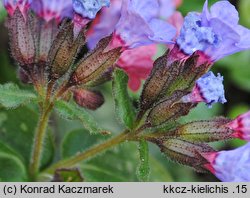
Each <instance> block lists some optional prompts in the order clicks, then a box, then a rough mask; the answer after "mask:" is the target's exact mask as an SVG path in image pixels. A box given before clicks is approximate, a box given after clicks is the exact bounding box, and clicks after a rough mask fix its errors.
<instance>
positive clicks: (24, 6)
mask: <svg viewBox="0 0 250 198" xmlns="http://www.w3.org/2000/svg"><path fill="white" fill-rule="evenodd" d="M31 2H32V0H3V4H4V7H5V9H6V10H7V12H8V14H9V15H10V16H12V15H13V14H14V12H15V10H16V9H17V8H19V10H20V11H21V13H22V14H23V16H24V18H26V17H25V16H26V13H27V11H28V9H29V7H30V4H31Z"/></svg>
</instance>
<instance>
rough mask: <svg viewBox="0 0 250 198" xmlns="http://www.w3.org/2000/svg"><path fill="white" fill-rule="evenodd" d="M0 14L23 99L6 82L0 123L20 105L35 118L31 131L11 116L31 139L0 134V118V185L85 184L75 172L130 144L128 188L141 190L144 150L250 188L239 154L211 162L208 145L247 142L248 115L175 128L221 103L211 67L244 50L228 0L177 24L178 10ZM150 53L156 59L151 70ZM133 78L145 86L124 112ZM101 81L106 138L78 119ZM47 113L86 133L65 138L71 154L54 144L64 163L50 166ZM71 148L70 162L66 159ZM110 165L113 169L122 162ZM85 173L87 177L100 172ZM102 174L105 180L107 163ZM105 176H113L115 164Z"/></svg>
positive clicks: (31, 8) (69, 6) (97, 6)
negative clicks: (113, 118) (108, 109)
mask: <svg viewBox="0 0 250 198" xmlns="http://www.w3.org/2000/svg"><path fill="white" fill-rule="evenodd" d="M3 3H4V6H5V8H6V10H7V12H8V17H7V19H6V26H7V28H8V32H9V45H10V53H11V55H12V57H13V59H14V60H15V62H16V64H17V65H18V74H19V78H20V81H21V82H23V83H24V84H30V85H32V86H33V87H34V89H29V88H28V86H27V87H26V86H22V87H23V88H22V89H21V88H19V87H18V85H15V84H13V83H7V84H2V85H0V104H1V108H5V109H7V110H9V111H6V112H7V115H8V117H9V119H10V117H12V116H16V115H17V114H21V113H22V112H24V111H18V109H19V108H25V107H26V106H27V105H29V106H32V108H33V109H37V111H38V112H39V119H38V123H34V122H35V120H36V119H35V115H33V113H32V112H31V111H30V110H29V109H28V108H27V109H26V110H25V113H24V114H22V115H21V117H22V119H28V120H30V122H32V131H33V133H31V134H26V139H24V138H20V134H19V131H18V130H16V129H17V128H15V125H18V124H21V123H22V121H20V122H19V123H10V125H12V126H10V127H11V129H12V131H11V134H7V133H6V131H4V125H6V122H11V120H9V119H8V120H7V119H6V117H4V115H6V114H0V115H1V117H0V118H1V119H0V127H1V130H0V139H1V143H0V160H1V167H8V168H7V170H8V171H7V173H6V174H4V173H1V175H0V178H1V179H2V180H10V181H44V180H45V181H83V177H82V175H91V173H90V172H88V170H86V171H85V172H82V173H81V170H82V169H79V166H80V164H81V163H82V162H83V161H85V160H89V159H91V158H93V157H95V156H96V155H99V154H101V153H103V152H104V151H106V150H108V149H110V148H113V147H116V146H117V145H119V144H122V143H123V144H124V145H126V144H129V142H130V141H132V142H137V143H138V145H139V147H138V150H139V151H138V153H139V160H140V163H139V165H138V168H137V177H138V179H139V180H140V181H148V180H149V174H150V157H149V155H150V154H149V143H152V144H155V145H157V146H158V147H159V149H160V151H161V152H162V153H164V155H165V156H166V157H167V158H169V159H171V160H173V161H175V162H177V163H180V164H183V165H187V166H190V167H192V168H193V169H194V170H195V171H198V172H202V173H206V172H209V171H210V172H212V173H213V174H215V175H216V176H217V177H218V178H219V179H220V180H222V181H250V175H249V171H248V169H249V168H250V167H249V160H250V149H249V144H246V145H245V146H243V147H241V148H238V149H236V150H232V151H216V150H215V149H214V148H212V147H211V146H210V145H209V144H208V143H210V142H215V141H225V140H228V139H231V138H241V139H244V140H250V114H249V113H246V114H243V115H241V116H239V117H238V118H236V119H235V120H230V119H227V118H224V117H215V118H211V119H210V120H197V121H194V122H190V123H183V122H181V120H180V118H181V117H183V116H186V115H188V114H189V112H190V111H191V110H192V109H193V108H195V107H196V106H197V104H198V103H200V102H204V103H206V104H207V106H208V107H209V108H210V107H212V105H213V104H214V103H217V102H220V103H225V102H226V99H225V96H224V87H223V84H222V83H223V77H222V76H221V75H220V74H217V75H215V74H214V73H212V72H211V71H209V70H210V68H211V67H212V65H213V64H214V62H216V61H217V60H219V59H221V58H223V57H225V56H227V55H230V54H233V53H236V52H238V51H241V50H246V49H249V48H250V30H248V29H247V28H245V27H243V26H241V25H238V20H239V18H238V12H237V11H236V9H235V7H234V6H233V5H231V4H230V3H229V2H228V1H219V2H217V3H215V4H214V5H213V6H212V7H211V9H210V10H209V9H208V5H207V3H208V2H207V1H206V2H205V5H204V8H203V11H202V13H196V12H190V13H189V14H188V15H187V16H186V17H185V18H184V20H183V18H182V16H181V14H180V13H178V12H175V11H174V8H175V7H176V6H178V3H180V1H164V0H144V1H139V0H111V1H109V0H102V1H99V0H97V1H82V0H73V1H71V0H67V1H61V0H58V1H54V0H50V1H47V0H17V1H15V0H14V1H13V0H4V1H3ZM159 43H161V44H163V45H165V46H166V47H167V48H168V49H167V50H166V52H165V53H164V54H163V55H162V56H160V57H159V58H157V59H156V60H155V61H154V62H153V61H152V56H153V55H154V54H155V53H156V50H157V44H159ZM142 79H145V80H146V81H145V83H144V85H143V87H142V92H141V95H140V97H139V98H138V101H133V100H132V99H131V94H130V91H128V88H129V89H131V90H132V91H138V89H139V88H140V86H141V80H142ZM108 81H112V92H113V99H114V103H115V109H116V115H117V119H118V121H120V122H121V123H122V124H123V126H124V130H123V131H122V132H120V133H119V134H118V135H113V136H112V132H110V131H108V130H106V129H103V127H102V126H100V125H99V123H98V122H97V121H95V114H92V113H90V111H89V110H92V111H93V110H96V109H98V108H99V107H100V106H102V105H103V104H104V103H105V100H104V96H103V95H102V93H101V91H97V90H96V89H95V87H97V86H99V85H102V84H104V83H106V82H108ZM13 109H17V110H15V111H14V112H13ZM3 111H5V110H3ZM55 114H58V115H60V116H61V117H62V118H64V119H69V120H78V121H80V122H81V123H82V124H83V127H84V128H85V129H86V133H89V134H85V135H84V136H82V133H78V132H76V133H75V134H74V135H75V136H74V137H70V136H69V135H66V136H67V137H68V140H67V141H72V142H73V143H72V144H71V147H70V146H68V147H67V141H66V140H65V141H62V142H61V144H62V148H63V151H62V152H63V155H64V156H65V157H64V158H60V157H58V156H56V157H53V150H58V149H60V148H55V147H54V146H53V145H54V141H55V140H54V138H53V123H52V122H51V123H50V121H51V120H53V117H54V116H55ZM107 116H109V115H107ZM21 127H22V128H24V130H25V129H26V128H27V126H26V125H22V124H21ZM62 135H63V133H62ZM111 136H112V137H111ZM96 137H98V138H96ZM30 139H33V141H30ZM81 142H85V143H86V144H87V145H89V146H88V149H80V148H79V147H78V144H80V143H81ZM72 147H74V149H75V151H76V152H74V153H73V154H74V155H71V153H70V152H69V151H70V150H71V149H72ZM117 155H118V157H119V158H125V157H128V156H130V155H132V153H129V152H128V153H126V156H123V155H120V154H119V153H118V154H117ZM130 160H133V159H130ZM96 163H97V164H96V167H97V168H98V166H102V164H103V163H105V161H99V162H96ZM109 165H110V170H109V172H112V171H113V170H112V169H113V168H112V167H113V164H111V163H110V164H109ZM116 165H117V166H118V165H119V166H123V164H122V163H120V162H118V161H117V164H114V166H116ZM118 171H119V170H118ZM8 174H9V175H8ZM114 174H119V173H118V172H117V173H114ZM135 174H136V173H135ZM92 176H93V177H94V175H92ZM127 177H129V176H128V175H127ZM111 180H112V181H116V180H117V179H111ZM103 181H107V180H106V179H105V178H103Z"/></svg>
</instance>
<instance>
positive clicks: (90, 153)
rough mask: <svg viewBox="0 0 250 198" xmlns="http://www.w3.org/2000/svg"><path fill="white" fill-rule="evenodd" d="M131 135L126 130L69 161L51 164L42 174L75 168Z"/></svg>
mask: <svg viewBox="0 0 250 198" xmlns="http://www.w3.org/2000/svg"><path fill="white" fill-rule="evenodd" d="M131 135H132V136H133V135H134V133H131V132H130V131H128V130H125V131H124V132H123V133H121V134H119V135H118V136H116V137H114V138H111V139H110V140H108V141H106V142H104V143H102V144H99V145H97V146H95V147H92V148H90V149H89V150H87V151H85V152H82V153H79V154H77V155H75V156H73V157H71V158H69V159H65V160H61V161H59V162H57V163H55V164H53V165H52V166H51V167H49V168H48V169H46V170H45V171H43V173H46V174H53V173H54V172H55V170H56V169H59V168H70V167H72V166H75V165H76V164H78V163H80V162H82V161H84V160H86V159H89V158H91V157H93V156H95V155H96V154H100V153H101V152H104V151H105V150H107V149H110V148H112V147H114V146H116V145H118V144H120V143H122V142H124V141H126V140H128V139H131V138H132V137H131Z"/></svg>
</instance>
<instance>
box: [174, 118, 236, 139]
mask: <svg viewBox="0 0 250 198" xmlns="http://www.w3.org/2000/svg"><path fill="white" fill-rule="evenodd" d="M229 121H230V120H228V119H226V118H216V119H213V120H204V121H194V122H190V123H187V124H185V125H182V126H181V127H180V128H178V129H177V130H176V131H175V133H174V135H175V136H176V137H178V138H181V139H184V140H187V141H190V142H213V141H219V140H226V139H230V138H232V134H233V130H231V129H229V128H228V127H226V126H225V125H226V124H227V123H229Z"/></svg>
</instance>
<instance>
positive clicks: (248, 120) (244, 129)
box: [226, 111, 250, 141]
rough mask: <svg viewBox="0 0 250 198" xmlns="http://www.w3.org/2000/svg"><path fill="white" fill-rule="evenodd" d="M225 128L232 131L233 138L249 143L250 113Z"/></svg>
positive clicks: (239, 117)
mask: <svg viewBox="0 0 250 198" xmlns="http://www.w3.org/2000/svg"><path fill="white" fill-rule="evenodd" d="M226 126H227V127H228V128H230V129H231V130H233V131H234V133H233V137H236V138H240V139H242V140H247V141H250V111H248V112H247V113H244V114H242V115H240V116H238V117H237V118H236V119H234V120H233V121H232V122H230V123H228V124H227V125H226Z"/></svg>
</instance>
